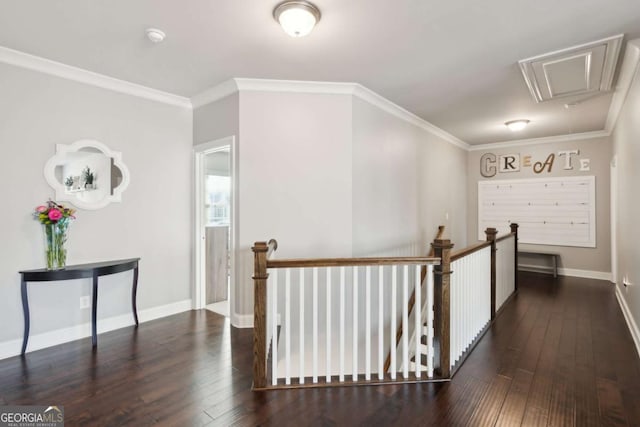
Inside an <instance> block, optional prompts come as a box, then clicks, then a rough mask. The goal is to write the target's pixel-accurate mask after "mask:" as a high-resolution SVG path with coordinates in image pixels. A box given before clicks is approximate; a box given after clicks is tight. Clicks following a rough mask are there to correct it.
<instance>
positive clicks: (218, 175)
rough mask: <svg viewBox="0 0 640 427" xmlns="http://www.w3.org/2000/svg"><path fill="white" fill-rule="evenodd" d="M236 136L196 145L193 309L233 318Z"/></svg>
mask: <svg viewBox="0 0 640 427" xmlns="http://www.w3.org/2000/svg"><path fill="white" fill-rule="evenodd" d="M234 141H235V139H234V138H233V137H228V138H223V139H220V140H216V141H212V142H209V143H205V144H201V145H197V146H196V147H195V148H194V160H195V209H194V211H195V216H196V219H195V225H196V230H195V234H196V240H195V241H196V248H195V253H196V256H195V264H196V266H195V271H196V277H195V290H194V295H195V298H194V308H196V309H208V310H211V311H214V312H216V313H218V314H221V315H223V316H225V317H230V315H231V312H232V310H231V307H233V305H232V304H233V292H234V289H233V288H234V286H233V284H234V278H235V268H234V261H235V257H234V249H235V238H234V236H235V232H236V226H235V222H236V221H235V218H236V209H235V199H236V198H235V196H234V190H235V179H234V176H235V174H234V173H235V167H234V165H235V158H234V155H235V150H234Z"/></svg>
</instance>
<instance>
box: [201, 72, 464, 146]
mask: <svg viewBox="0 0 640 427" xmlns="http://www.w3.org/2000/svg"><path fill="white" fill-rule="evenodd" d="M234 83H235V84H234ZM236 91H239V92H243V91H245V92H281V93H313V94H328V95H351V96H355V97H358V98H360V99H361V100H363V101H365V102H368V103H369V104H372V105H374V106H376V107H378V108H380V109H381V110H383V111H385V112H387V113H389V114H391V115H393V116H395V117H397V118H399V119H401V120H404V121H406V122H408V123H410V124H413V125H415V126H418V127H420V128H422V129H424V130H426V131H427V132H429V133H431V134H433V135H435V136H437V137H439V138H442V139H443V140H445V141H446V142H448V143H450V144H453V145H455V146H456V147H459V148H462V149H464V150H468V149H469V147H470V146H469V144H467V143H466V142H464V141H462V140H460V139H458V138H456V137H455V136H453V135H451V134H450V133H448V132H446V131H444V130H442V129H440V128H439V127H437V126H435V125H433V124H431V123H429V122H428V121H426V120H424V119H422V118H420V117H418V116H416V115H415V114H413V113H411V112H410V111H408V110H406V109H404V108H402V107H400V106H399V105H398V104H395V103H393V102H391V101H389V100H388V99H387V98H385V97H383V96H382V95H380V94H378V93H376V92H374V91H372V90H371V89H368V88H366V87H364V86H362V85H361V84H358V83H345V82H317V81H302V80H271V79H248V78H235V79H231V80H227V81H226V82H224V83H222V84H220V85H218V86H215V87H213V88H211V89H208V90H206V91H204V92H202V93H200V94H198V95H196V96H195V97H193V98H191V102H192V104H193V106H194V108H197V107H200V106H202V105H205V104H208V103H211V102H215V101H218V100H219V99H222V98H224V97H227V96H229V95H231V94H232V93H234V92H236Z"/></svg>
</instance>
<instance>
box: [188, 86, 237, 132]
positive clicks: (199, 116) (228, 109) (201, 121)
mask: <svg viewBox="0 0 640 427" xmlns="http://www.w3.org/2000/svg"><path fill="white" fill-rule="evenodd" d="M239 102H240V97H239V95H238V93H237V92H236V93H234V94H231V95H229V96H227V97H225V98H222V99H220V100H218V101H216V102H212V103H210V104H206V105H203V106H201V107H198V108H196V109H194V110H193V145H198V144H203V143H205V142H210V141H215V140H216V139H222V138H226V137H228V136H235V137H236V138H237V137H238V136H239V132H240V130H239V126H240V122H239V120H240V118H239V114H240V110H239Z"/></svg>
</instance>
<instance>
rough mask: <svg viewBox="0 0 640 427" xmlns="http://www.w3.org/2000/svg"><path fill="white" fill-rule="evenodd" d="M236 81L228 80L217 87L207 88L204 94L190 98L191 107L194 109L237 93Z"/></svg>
mask: <svg viewBox="0 0 640 427" xmlns="http://www.w3.org/2000/svg"><path fill="white" fill-rule="evenodd" d="M236 80H237V79H229V80H226V81H224V82H222V83H220V84H219V85H217V86H214V87H212V88H209V89H207V90H205V91H204V92H201V93H199V94H197V95H196V96H194V97H193V98H191V106H192V107H193V108H194V109H196V108H199V107H202V106H203V105H207V104H211V103H212V102H216V101H218V100H220V99H223V98H226V97H227V96H229V95H233V94H234V93H236V92H238V85H237V83H236Z"/></svg>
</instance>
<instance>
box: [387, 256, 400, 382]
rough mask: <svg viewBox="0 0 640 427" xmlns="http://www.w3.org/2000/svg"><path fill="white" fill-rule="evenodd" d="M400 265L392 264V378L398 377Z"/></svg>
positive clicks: (390, 334)
mask: <svg viewBox="0 0 640 427" xmlns="http://www.w3.org/2000/svg"><path fill="white" fill-rule="evenodd" d="M397 301H398V266H396V265H393V266H391V331H389V341H390V342H391V363H390V365H389V369H390V371H391V379H392V380H395V379H396V371H397V368H396V356H397V351H398V346H397V344H396V338H395V336H396V333H397V331H398V327H397V325H396V317H397V313H396V306H397V305H398V303H397Z"/></svg>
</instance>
